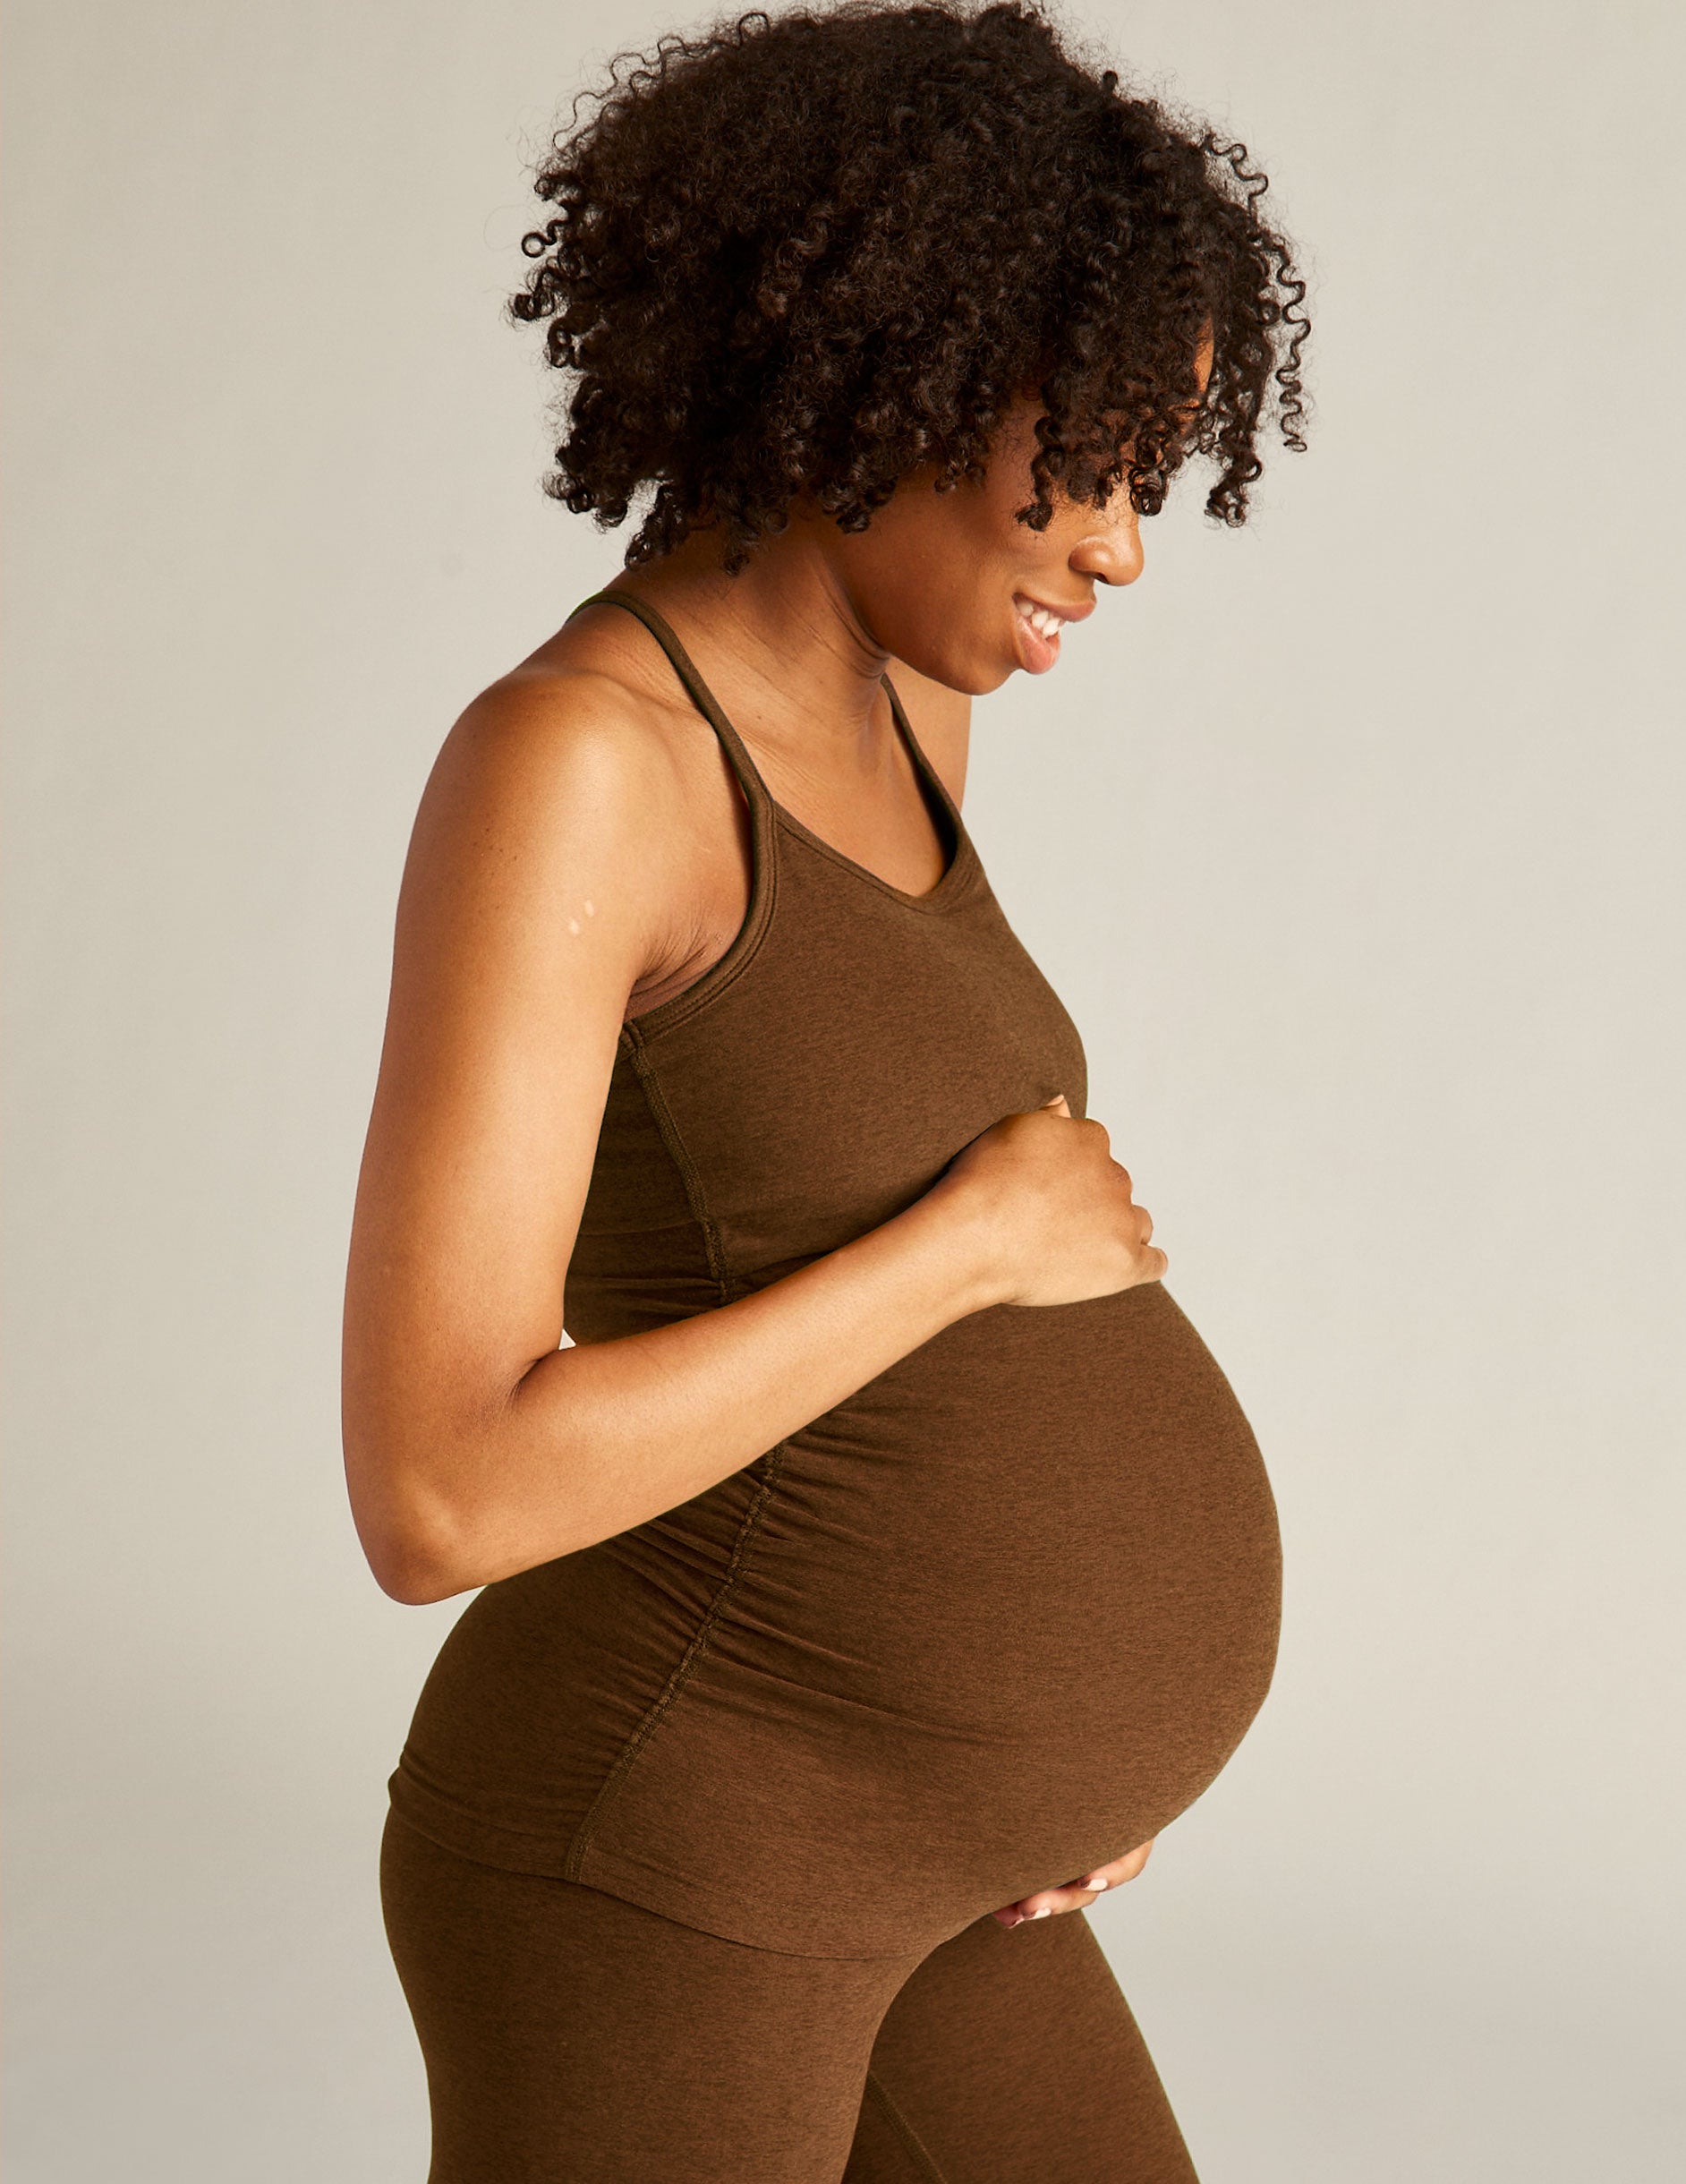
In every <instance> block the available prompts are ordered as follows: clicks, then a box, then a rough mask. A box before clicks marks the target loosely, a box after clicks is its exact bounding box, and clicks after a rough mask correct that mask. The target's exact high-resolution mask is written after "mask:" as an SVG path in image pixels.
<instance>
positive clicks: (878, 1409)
mask: <svg viewBox="0 0 1686 2184" xmlns="http://www.w3.org/2000/svg"><path fill="white" fill-rule="evenodd" d="M765 1470H766V1473H767V1477H766V1480H765V1483H764V1486H763V1489H762V1491H761V1493H760V1496H759V1498H758V1501H757V1504H756V1506H755V1507H754V1510H753V1512H752V1513H751V1518H750V1522H749V1523H747V1524H746V1525H745V1533H744V1536H743V1538H742V1539H741V1540H740V1542H739V1544H738V1546H737V1551H736V1555H735V1559H734V1561H733V1565H732V1566H731V1568H730V1571H729V1573H728V1578H727V1582H726V1583H725V1584H724V1586H723V1588H722V1590H721V1591H720V1594H719V1596H718V1598H717V1599H716V1600H715V1601H714V1602H713V1604H712V1608H711V1616H710V1618H709V1621H708V1625H707V1628H706V1630H705V1631H704V1632H703V1633H702V1642H700V1643H699V1644H698V1645H696V1646H695V1647H694V1650H693V1651H692V1652H691V1654H690V1657H689V1659H688V1660H687V1661H686V1663H685V1666H684V1668H683V1670H682V1672H681V1674H680V1675H679V1676H677V1678H676V1679H675V1681H674V1684H673V1685H672V1686H671V1687H670V1688H669V1689H668V1691H666V1692H665V1693H664V1694H663V1697H662V1700H661V1702H660V1704H659V1705H658V1706H657V1707H656V1708H654V1709H652V1710H651V1717H652V1718H649V1719H645V1720H644V1721H643V1723H642V1724H641V1726H640V1731H639V1734H638V1736H636V1737H635V1738H634V1740H633V1742H632V1744H631V1745H630V1746H629V1748H628V1749H627V1750H626V1751H625V1752H623V1753H622V1754H621V1755H620V1763H619V1764H618V1766H617V1769H616V1770H615V1772H614V1774H613V1776H612V1778H611V1779H609V1782H608V1783H607V1785H606V1787H605V1789H604V1791H603V1793H602V1795H601V1796H600V1797H599V1798H598V1800H597V1803H596V1805H595V1808H594V1810H593V1811H592V1813H591V1815H590V1816H589V1819H588V1821H587V1823H586V1825H585V1826H584V1828H583V1830H582V1831H581V1835H580V1838H579V1841H578V1845H577V1847H576V1851H575V1856H574V1859H573V1861H572V1864H571V1865H570V1869H569V1870H570V1871H571V1872H572V1873H573V1874H574V1876H575V1878H577V1879H580V1880H583V1881H587V1882H588V1883H590V1884H592V1885H595V1886H600V1887H603V1888H607V1889H609V1890H611V1891H613V1892H617V1893H621V1894H626V1895H631V1896H633V1897H634V1898H635V1899H636V1900H639V1901H642V1902H644V1903H647V1904H649V1905H650V1906H651V1907H652V1908H654V1909H657V1910H660V1911H664V1912H666V1913H667V1914H668V1915H671V1916H675V1917H679V1918H684V1919H687V1920H688V1921H690V1923H693V1924H699V1925H704V1926H707V1927H709V1928H711V1930H712V1931H716V1932H724V1933H728V1934H730V1935H731V1936H732V1938H735V1939H737V1940H741V1941H750V1942H753V1943H755V1944H757V1945H759V1946H762V1947H768V1948H775V1949H791V1950H796V1951H800V1952H811V1953H814V1954H820V1955H839V1956H852V1955H860V1956H868V1955H873V1954H878V1953H881V1952H882V1953H890V1952H891V1951H895V1950H900V1949H907V1948H911V1947H915V1946H921V1945H926V1946H930V1945H934V1943H935V1942H936V1941H939V1940H941V1939H942V1938H944V1937H945V1936H946V1935H947V1934H949V1933H951V1932H958V1929H959V1928H960V1927H961V1926H962V1925H964V1924H967V1923H968V1922H969V1921H970V1920H971V1919H973V1918H975V1917H977V1916H979V1915H982V1914H983V1913H984V1912H986V1911H988V1910H991V1909H993V1908H995V1907H997V1906H999V1905H1001V1904H1004V1903H1007V1902H1009V1901H1010V1900H1012V1899H1013V1898H1015V1897H1017V1896H1020V1895H1024V1894H1026V1893H1028V1892H1029V1891H1030V1890H1033V1889H1035V1888H1042V1887H1046V1886H1048V1885H1050V1884H1052V1883H1054V1882H1058V1881H1064V1880H1067V1879H1069V1878H1071V1877H1072V1876H1073V1875H1075V1874H1077V1873H1081V1872H1084V1871H1086V1870H1088V1869H1089V1868H1090V1867H1091V1866H1093V1865H1095V1864H1102V1863H1104V1862H1105V1861H1106V1860H1108V1859H1111V1858H1114V1857H1117V1856H1120V1854H1121V1853H1122V1852H1124V1851H1125V1850H1127V1849H1129V1848H1131V1847H1134V1846H1135V1845H1136V1844H1137V1843H1140V1842H1142V1841H1144V1840H1145V1839H1146V1838H1147V1837H1148V1836H1150V1835H1153V1834H1154V1833H1155V1832H1156V1831H1157V1830H1159V1829H1161V1828H1162V1827H1163V1826H1164V1825H1165V1823H1166V1822H1167V1821H1170V1820H1171V1819H1172V1818H1174V1817H1175V1815H1176V1814H1177V1813H1179V1812H1181V1811H1182V1810H1183V1809H1184V1807H1185V1806H1187V1805H1188V1804H1189V1803H1190V1802H1191V1801H1192V1800H1193V1799H1194V1798H1195V1797H1196V1796H1198V1795H1199V1794H1200V1792H1201V1791H1202V1790H1203V1789H1204V1788H1205V1787H1206V1786H1207V1784H1208V1783H1209V1782H1210V1781H1211V1780H1212V1779H1213V1776H1214V1775H1215V1774H1216V1773H1217V1772H1218V1770H1219V1769H1220V1768H1221V1767H1222V1765H1223V1762H1224V1761H1225V1760H1226V1759H1227V1758H1228V1757H1229V1755H1230V1753H1231V1752H1232V1751H1233V1750H1234V1748H1235V1746H1236V1745H1237V1744H1238V1743H1239V1740H1240V1738H1241V1736H1242V1735H1243V1733H1244V1732H1245V1730H1246V1728H1247V1724H1248V1722H1249V1721H1250V1720H1251V1719H1252V1718H1253V1715H1254V1714H1255V1712H1256V1711H1257V1709H1258V1706H1259V1704H1260V1702H1262V1700H1263V1698H1264V1693H1265V1690H1266V1688H1267V1686H1268V1685H1269V1681H1270V1676H1271V1672H1272V1668H1273V1663H1274V1659H1275V1651H1276V1638H1277V1628H1278V1613H1279V1604H1280V1577H1281V1561H1280V1546H1279V1540H1278V1535H1277V1528H1276V1519H1275V1510H1274V1506H1273V1500H1272V1496H1271V1491H1270V1487H1269V1484H1268V1482H1267V1480H1266V1478H1265V1474H1264V1466H1263V1463H1262V1462H1261V1460H1260V1456H1259V1452H1258V1449H1257V1446H1256V1442H1255V1440H1254V1438H1253V1435H1252V1433H1251V1431H1250V1429H1248V1426H1247V1420H1246V1419H1245V1417H1244V1416H1243V1415H1242V1412H1241V1411H1240V1408H1239V1404H1238V1403H1237V1402H1236V1400H1235V1397H1234V1395H1233V1394H1232V1392H1231V1391H1230V1386H1229V1384H1228V1382H1227V1381H1226V1379H1225V1378H1224V1377H1223V1375H1222V1371H1221V1370H1220V1369H1219V1368H1218V1366H1217V1364H1216V1363H1215V1361H1213V1358H1212V1357H1211V1355H1210V1353H1209V1352H1207V1350H1206V1348H1205V1344H1203V1343H1202V1342H1201V1340H1200V1337H1199V1336H1198V1335H1197V1334H1196V1331H1195V1329H1194V1328H1193V1327H1191V1326H1190V1324H1189V1322H1188V1319H1187V1318H1185V1316H1184V1315H1183V1313H1182V1312H1181V1310H1179V1307H1178V1306H1177V1304H1176V1303H1175V1301H1173V1299H1172V1298H1171V1296H1170V1294H1169V1293H1168V1292H1166V1291H1165V1290H1164V1289H1163V1287H1162V1285H1160V1284H1147V1285H1145V1286H1143V1287H1140V1288H1137V1289H1135V1290H1130V1291H1127V1292H1123V1293H1122V1294H1121V1295H1120V1296H1117V1297H1111V1298H1105V1299H1101V1300H1097V1301H1094V1302H1093V1303H1089V1304H1084V1305H1073V1306H1065V1307H1058V1308H1053V1309H1052V1310H1010V1309H1003V1310H993V1311H989V1312H983V1313H979V1314H976V1315H974V1316H973V1317H972V1318H968V1319H966V1320H963V1321H960V1322H959V1323H958V1324H957V1325H956V1326H955V1327H950V1328H949V1329H948V1330H946V1331H945V1332H944V1334H942V1335H940V1336H939V1337H937V1338H936V1339H935V1340H934V1341H932V1342H931V1343H929V1344H925V1345H924V1347H923V1348H922V1349H921V1350H919V1351H917V1352H915V1353H914V1354H913V1355H912V1356H911V1357H909V1358H907V1359H906V1360H904V1361H902V1362H901V1364H899V1365H898V1366H897V1367H895V1368H894V1369H891V1370H890V1372H888V1373H885V1374H884V1375H882V1376H881V1378H879V1379H877V1380H875V1381H873V1383H872V1384H871V1385H870V1386H868V1387H866V1388H865V1389H864V1390H863V1391H862V1392H861V1393H860V1395H857V1396H856V1397H854V1398H852V1399H851V1400H850V1401H849V1402H847V1403H844V1404H842V1405H840V1406H839V1408H838V1409H837V1410H836V1411H833V1412H830V1413H828V1414H827V1415H826V1417H824V1418H823V1419H821V1420H817V1421H816V1422H815V1423H814V1425H813V1426H812V1427H810V1428H809V1429H807V1430H806V1431H805V1432H804V1433H802V1434H799V1435H797V1436H796V1438H794V1439H793V1440H792V1441H791V1442H790V1443H788V1445H787V1446H785V1447H784V1448H783V1449H782V1450H781V1451H779V1452H778V1454H777V1455H775V1456H774V1457H773V1458H772V1459H771V1460H770V1461H769V1463H768V1464H767V1465H766V1466H765ZM684 1517H685V1512H683V1511H681V1512H676V1513H674V1517H673V1518H670V1519H664V1520H662V1521H661V1522H662V1525H663V1528H664V1530H666V1531H667V1532H668V1539H669V1541H670V1542H671V1540H672V1537H673V1529H672V1528H673V1526H674V1523H675V1521H676V1520H678V1521H679V1526H680V1531H681V1533H682V1531H683V1520H684ZM637 1537H638V1535H628V1540H627V1542H626V1550H625V1551H626V1552H627V1553H628V1554H629V1555H631V1554H633V1553H634V1551H635V1550H634V1547H633V1542H634V1540H636V1539H637ZM611 1544H612V1545H614V1546H616V1547H617V1548H619V1547H620V1545H621V1543H611Z"/></svg>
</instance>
